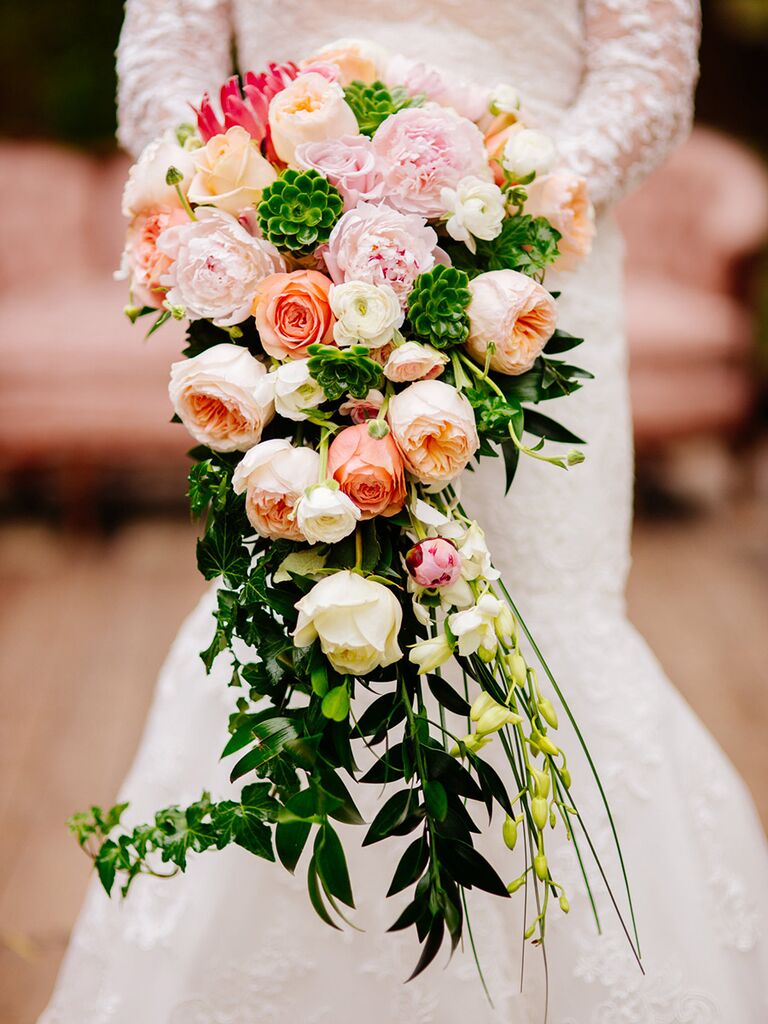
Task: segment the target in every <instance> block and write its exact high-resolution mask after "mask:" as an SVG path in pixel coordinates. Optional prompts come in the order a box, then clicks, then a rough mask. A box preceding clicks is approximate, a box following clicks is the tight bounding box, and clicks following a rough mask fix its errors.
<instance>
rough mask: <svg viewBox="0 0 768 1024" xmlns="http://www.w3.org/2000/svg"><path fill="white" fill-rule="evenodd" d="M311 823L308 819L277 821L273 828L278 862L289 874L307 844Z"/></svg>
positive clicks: (293, 869)
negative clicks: (275, 826)
mask: <svg viewBox="0 0 768 1024" xmlns="http://www.w3.org/2000/svg"><path fill="white" fill-rule="evenodd" d="M311 828H312V825H311V824H310V823H309V822H308V821H286V822H279V823H278V825H277V828H276V829H275V848H276V850H277V856H278V857H279V858H280V863H281V864H282V865H283V867H284V868H286V869H287V870H288V871H290V872H291V874H293V873H294V871H295V870H296V865H297V864H298V862H299V858H300V857H301V855H302V853H303V852H304V847H305V846H306V845H307V839H308V838H309V833H310V830H311Z"/></svg>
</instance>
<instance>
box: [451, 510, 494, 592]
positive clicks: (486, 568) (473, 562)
mask: <svg viewBox="0 0 768 1024" xmlns="http://www.w3.org/2000/svg"><path fill="white" fill-rule="evenodd" d="M456 546H457V547H458V549H459V553H460V554H461V575H462V576H463V577H464V579H465V580H476V579H483V580H497V579H498V578H499V571H498V569H494V567H493V564H492V562H491V553H490V551H489V550H488V545H487V544H486V543H485V534H484V533H483V531H482V530H481V529H480V527H479V526H478V525H477V523H472V525H471V526H470V527H469V528H468V529H467V531H466V533H465V534H464V536H463V537H461V538H459V539H458V540H457V542H456Z"/></svg>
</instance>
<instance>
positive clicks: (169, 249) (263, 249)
mask: <svg viewBox="0 0 768 1024" xmlns="http://www.w3.org/2000/svg"><path fill="white" fill-rule="evenodd" d="M196 216H197V220H194V221H189V222H188V223H186V224H180V225H179V226H178V227H173V228H169V229H168V230H167V231H164V232H163V234H162V235H161V236H160V238H159V239H158V242H157V247H158V249H160V251H161V252H164V253H165V254H166V255H167V256H169V257H170V258H171V259H172V260H173V265H172V267H171V268H170V270H169V272H168V274H166V275H164V276H163V278H162V282H161V283H162V284H163V285H165V286H166V287H167V288H168V295H167V299H168V302H169V303H171V305H173V306H181V307H182V308H183V310H184V315H185V316H186V317H188V319H190V320H200V319H203V318H206V319H211V320H213V322H214V323H215V324H216V325H217V326H218V327H232V326H233V325H234V324H239V323H242V322H243V320H245V319H246V318H247V317H248V316H249V314H250V312H251V303H252V302H253V296H254V294H255V292H256V287H257V285H258V284H259V282H260V281H262V280H263V279H264V278H265V277H267V276H268V275H269V274H274V273H276V272H278V271H281V270H284V269H285V263H284V262H283V258H282V256H281V255H280V253H279V252H278V251H277V249H275V247H274V246H273V245H271V244H270V243H269V242H267V241H265V240H264V239H263V238H254V237H253V236H252V235H251V234H249V232H248V231H246V229H245V228H244V227H243V226H242V224H239V223H238V221H237V220H235V218H234V217H232V216H231V215H230V214H228V213H224V211H223V210H216V209H214V208H213V207H209V206H204V207H201V208H199V209H198V210H197V214H196Z"/></svg>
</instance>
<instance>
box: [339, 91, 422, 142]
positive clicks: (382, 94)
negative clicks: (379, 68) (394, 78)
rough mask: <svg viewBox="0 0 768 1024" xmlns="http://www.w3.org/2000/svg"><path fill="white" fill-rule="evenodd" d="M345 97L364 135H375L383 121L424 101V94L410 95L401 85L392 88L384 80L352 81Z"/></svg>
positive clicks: (345, 92)
mask: <svg viewBox="0 0 768 1024" xmlns="http://www.w3.org/2000/svg"><path fill="white" fill-rule="evenodd" d="M344 99H345V100H346V101H347V103H348V104H349V106H350V107H351V108H352V112H353V113H354V115H355V117H356V118H357V126H358V128H359V129H360V132H361V134H363V135H369V136H370V135H373V134H374V132H375V131H376V129H377V128H378V127H379V125H380V124H381V123H382V121H386V119H387V118H388V117H390V116H391V115H392V114H396V113H397V112H398V110H402V109H403V108H404V107H418V106H420V105H421V104H422V103H423V102H424V98H423V97H422V96H410V95H409V94H408V93H407V92H406V90H405V89H404V88H403V87H402V86H399V85H396V86H393V87H392V88H391V89H389V88H387V86H386V85H385V84H384V83H383V82H379V81H376V82H372V83H371V84H370V85H367V84H366V83H365V82H358V81H355V82H350V83H349V85H348V86H347V87H346V89H345V90H344Z"/></svg>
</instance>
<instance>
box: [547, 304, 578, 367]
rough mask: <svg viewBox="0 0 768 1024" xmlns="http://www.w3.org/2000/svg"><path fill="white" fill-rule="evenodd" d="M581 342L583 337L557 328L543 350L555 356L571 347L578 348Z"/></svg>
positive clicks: (569, 349) (568, 350)
mask: <svg viewBox="0 0 768 1024" xmlns="http://www.w3.org/2000/svg"><path fill="white" fill-rule="evenodd" d="M553 294H554V293H553ZM583 344H584V339H583V338H577V337H576V336H575V335H574V334H569V333H568V331H563V330H560V328H558V329H557V330H556V331H555V333H554V334H553V335H552V337H551V338H550V339H549V341H548V342H547V344H546V345H545V346H544V351H545V353H546V354H547V355H548V356H556V355H559V354H560V353H562V352H570V351H571V349H574V348H578V346H579V345H583Z"/></svg>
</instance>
